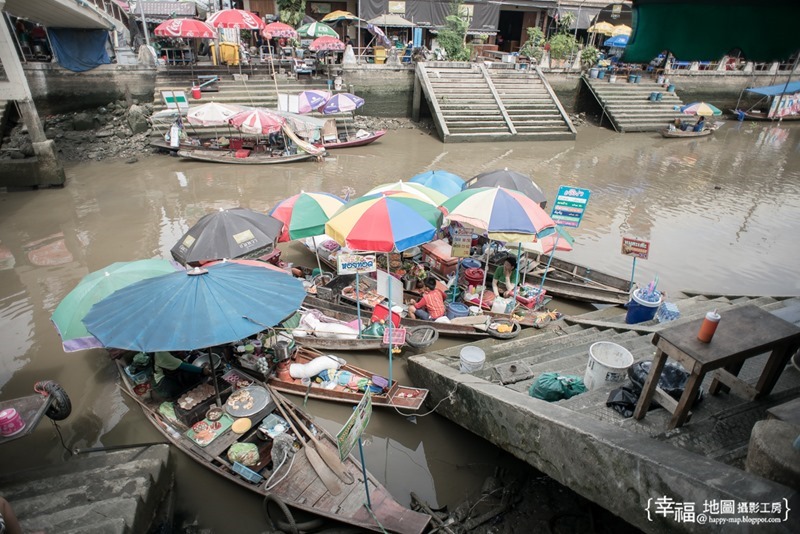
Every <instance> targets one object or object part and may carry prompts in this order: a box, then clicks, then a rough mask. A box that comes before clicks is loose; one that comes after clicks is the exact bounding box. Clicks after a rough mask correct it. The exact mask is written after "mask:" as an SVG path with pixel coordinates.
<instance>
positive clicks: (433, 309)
mask: <svg viewBox="0 0 800 534" xmlns="http://www.w3.org/2000/svg"><path fill="white" fill-rule="evenodd" d="M425 287H426V288H428V292H427V293H425V296H423V297H422V298H421V299H419V302H416V301H414V300H412V301H411V302H409V304H408V314H409V315H411V316H412V317H416V318H417V319H424V320H426V321H435V320H436V319H438V318H439V317H441V316H443V315H444V314H445V311H446V310H445V307H444V299H445V296H444V291H442V290H441V289H439V288H438V287H436V280H435V279H434V278H433V277H432V276H429V277H428V278H426V279H425Z"/></svg>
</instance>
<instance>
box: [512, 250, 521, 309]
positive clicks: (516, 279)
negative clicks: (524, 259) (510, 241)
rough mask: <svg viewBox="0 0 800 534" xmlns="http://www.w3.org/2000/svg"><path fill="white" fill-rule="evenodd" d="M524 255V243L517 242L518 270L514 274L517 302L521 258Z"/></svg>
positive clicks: (515, 299)
mask: <svg viewBox="0 0 800 534" xmlns="http://www.w3.org/2000/svg"><path fill="white" fill-rule="evenodd" d="M521 255H522V243H521V242H520V243H517V272H516V276H514V302H515V303H516V302H517V291H518V290H519V258H520V256H521Z"/></svg>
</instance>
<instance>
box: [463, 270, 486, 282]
mask: <svg viewBox="0 0 800 534" xmlns="http://www.w3.org/2000/svg"><path fill="white" fill-rule="evenodd" d="M464 278H465V279H466V280H467V283H468V284H470V285H473V286H479V285H481V284H483V269H481V268H480V267H473V268H469V269H467V270H465V271H464Z"/></svg>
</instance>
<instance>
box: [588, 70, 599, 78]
mask: <svg viewBox="0 0 800 534" xmlns="http://www.w3.org/2000/svg"><path fill="white" fill-rule="evenodd" d="M599 73H600V69H598V68H592V69H589V78H597V75H598V74H599Z"/></svg>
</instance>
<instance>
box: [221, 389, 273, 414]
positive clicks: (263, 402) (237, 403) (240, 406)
mask: <svg viewBox="0 0 800 534" xmlns="http://www.w3.org/2000/svg"><path fill="white" fill-rule="evenodd" d="M270 400H271V399H270V395H269V392H268V391H267V390H266V388H263V387H261V386H249V387H246V388H243V389H240V390H238V391H235V392H234V393H231V396H230V397H228V401H227V402H226V403H225V411H226V412H228V413H229V414H230V415H232V416H234V417H249V416H251V415H253V414H256V413H258V412H260V411H261V410H263V409H264V408H266V407H267V404H269V402H270Z"/></svg>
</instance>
